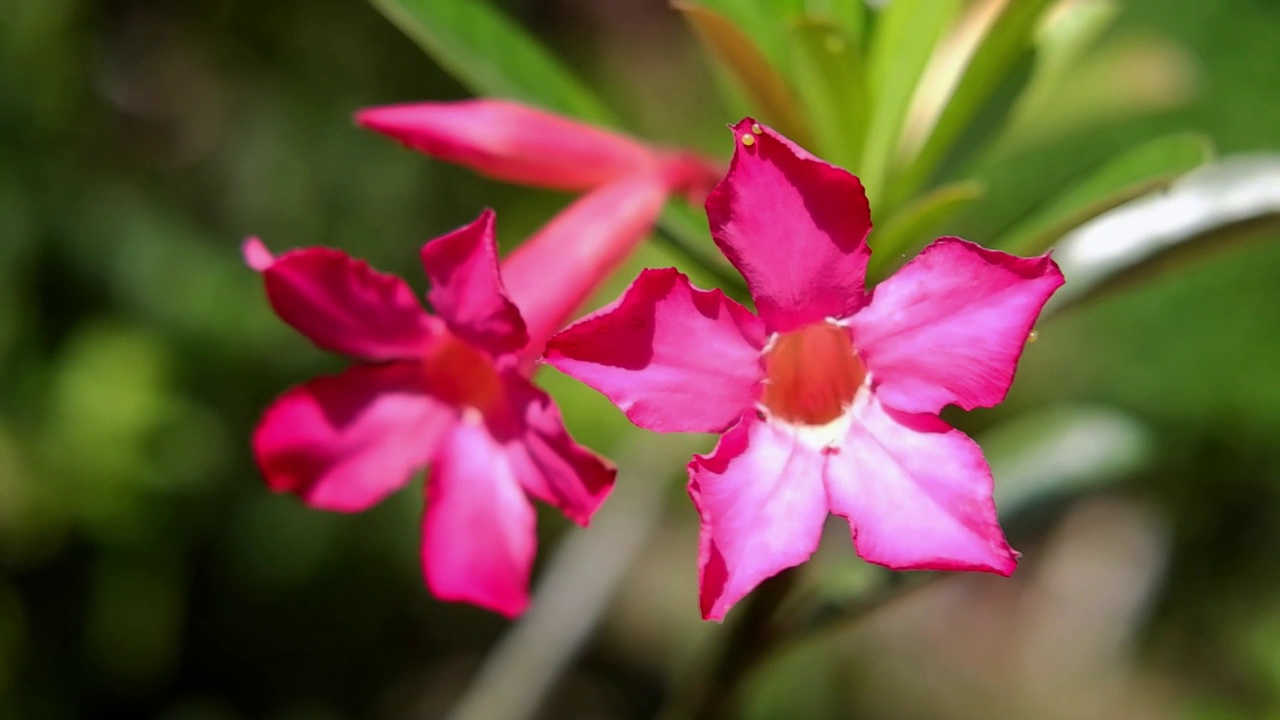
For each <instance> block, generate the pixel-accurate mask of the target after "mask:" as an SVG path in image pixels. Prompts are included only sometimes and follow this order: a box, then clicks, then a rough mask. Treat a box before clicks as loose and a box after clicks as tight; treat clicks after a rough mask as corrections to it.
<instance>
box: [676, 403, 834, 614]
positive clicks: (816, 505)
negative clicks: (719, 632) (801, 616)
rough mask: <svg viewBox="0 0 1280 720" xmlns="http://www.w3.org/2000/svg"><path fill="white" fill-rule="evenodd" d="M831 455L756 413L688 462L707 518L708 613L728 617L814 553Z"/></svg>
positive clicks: (704, 586)
mask: <svg viewBox="0 0 1280 720" xmlns="http://www.w3.org/2000/svg"><path fill="white" fill-rule="evenodd" d="M825 463H826V455H824V454H823V452H822V451H821V450H819V449H816V448H814V447H812V446H810V445H808V444H805V443H803V442H801V441H799V440H798V439H797V438H796V437H794V436H793V435H791V434H790V433H789V432H788V431H787V430H786V429H785V428H781V427H779V426H776V425H772V424H770V423H767V422H763V421H760V420H757V419H755V417H754V416H749V417H748V418H747V419H745V420H743V421H742V423H741V424H739V425H737V426H735V427H734V428H733V429H732V430H730V431H729V432H728V433H726V434H725V436H724V437H722V438H721V439H720V444H719V445H717V446H716V449H715V452H713V453H712V454H711V455H710V456H702V455H695V456H694V457H693V462H691V463H689V495H690V496H691V497H692V498H693V504H694V505H695V506H697V508H698V514H699V516H700V517H701V518H702V532H701V538H700V550H699V557H698V585H699V587H700V589H701V590H700V594H701V605H702V617H703V618H705V619H708V620H720V619H722V618H724V615H725V613H726V612H728V611H729V608H731V607H733V605H734V603H736V602H738V600H740V599H742V597H743V596H744V595H746V594H747V593H749V592H751V590H752V589H754V588H755V586H756V585H759V584H760V583H761V582H762V581H764V580H765V579H766V578H768V577H770V576H772V575H775V574H777V573H778V572H780V571H782V570H785V569H786V568H789V567H793V566H795V565H799V564H800V563H802V562H804V561H805V560H807V559H808V558H809V556H810V555H812V554H813V551H814V550H816V549H817V547H818V539H819V537H820V536H821V534H822V523H823V521H824V520H825V519H826V516H827V496H826V491H825V490H824V489H823V486H822V468H823V465H824V464H825Z"/></svg>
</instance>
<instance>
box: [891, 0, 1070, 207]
mask: <svg viewBox="0 0 1280 720" xmlns="http://www.w3.org/2000/svg"><path fill="white" fill-rule="evenodd" d="M1052 1H1053V0H1016V1H1013V2H1007V3H1005V5H1004V8H1003V11H1002V12H1001V13H1000V15H999V16H998V17H997V18H996V19H995V21H994V22H993V23H992V24H991V26H990V27H989V28H988V29H987V32H986V34H985V35H983V37H982V39H981V41H979V43H978V45H977V47H976V49H974V51H973V54H972V55H971V56H970V58H969V61H968V64H967V65H966V66H965V69H964V71H963V72H962V74H961V75H960V79H959V80H958V81H957V82H956V85H955V89H954V90H953V91H952V92H951V96H950V97H949V98H948V99H947V101H946V105H945V106H944V107H943V109H942V112H941V114H940V115H939V116H938V119H937V122H936V123H934V125H933V128H932V130H931V131H929V132H928V135H927V139H925V140H924V141H923V145H922V146H920V148H919V152H918V154H916V155H915V157H914V159H912V160H911V162H910V165H909V166H908V168H907V170H906V171H905V173H904V174H903V175H902V177H900V178H898V179H896V180H895V181H894V183H893V192H892V197H891V200H892V201H894V202H901V201H903V200H905V199H906V198H908V197H910V196H911V194H912V193H914V192H916V191H917V190H918V189H919V188H921V187H922V186H924V184H925V183H926V182H928V181H929V179H930V177H931V176H932V174H933V171H934V170H935V168H937V166H938V164H939V163H941V162H942V161H943V159H944V158H946V157H947V155H948V154H949V153H950V152H951V150H952V148H953V147H954V146H956V144H957V143H958V142H959V141H960V140H961V139H962V137H963V136H964V135H965V134H966V132H969V131H970V128H971V126H972V123H973V121H974V119H975V118H976V117H977V116H978V115H979V112H980V111H981V110H982V109H983V107H984V106H985V105H986V104H987V102H988V101H989V100H991V99H992V98H993V97H995V96H997V91H998V90H999V89H1000V88H1001V87H1002V86H1004V87H1005V88H1008V87H1010V86H1009V84H1007V83H1006V80H1007V79H1008V78H1009V77H1010V76H1011V73H1012V72H1013V71H1014V69H1015V68H1017V67H1019V65H1020V64H1021V65H1023V66H1024V72H1023V73H1022V77H1021V79H1020V81H1019V82H1017V83H1016V84H1014V85H1013V87H1014V88H1015V89H1016V92H1014V93H1013V95H1014V97H1008V95H1009V93H1007V92H1006V93H1005V95H1006V97H1003V98H1001V105H1002V106H1003V111H1002V113H1001V114H1002V115H1007V114H1008V113H1009V111H1010V110H1011V109H1012V107H1013V100H1014V99H1015V97H1016V95H1017V94H1019V93H1020V92H1021V90H1022V89H1023V88H1025V86H1026V84H1027V81H1028V79H1029V78H1030V59H1031V57H1032V54H1033V53H1034V51H1035V43H1034V39H1035V38H1034V33H1035V28H1036V23H1037V21H1039V19H1040V17H1041V15H1042V14H1043V13H1044V11H1045V9H1046V8H1047V7H1048V6H1049V5H1050V4H1051V2H1052ZM1002 126H1003V122H997V123H995V124H993V125H986V126H984V127H991V128H995V129H998V128H999V127H1002Z"/></svg>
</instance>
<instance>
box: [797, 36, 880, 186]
mask: <svg viewBox="0 0 1280 720" xmlns="http://www.w3.org/2000/svg"><path fill="white" fill-rule="evenodd" d="M791 37H792V41H791V43H790V44H791V47H792V51H793V53H794V55H793V58H792V63H791V65H792V68H793V70H794V78H795V87H796V90H797V93H798V94H799V96H800V101H801V104H802V106H803V107H804V110H805V114H806V115H807V116H808V118H809V123H810V126H811V127H812V128H813V139H814V146H813V150H814V152H815V153H816V154H818V155H820V156H821V157H822V158H824V159H826V160H827V161H829V162H831V163H834V164H836V165H839V166H841V167H844V168H856V167H858V166H859V164H860V161H861V155H862V142H863V139H864V136H865V133H866V122H867V112H866V111H867V86H866V78H865V75H864V74H863V73H864V69H863V64H862V55H861V53H859V52H858V48H857V47H856V46H855V45H854V44H853V42H852V41H851V40H850V39H849V36H848V35H846V34H845V33H844V32H843V31H842V30H841V29H840V28H839V27H838V26H836V25H834V24H832V23H829V22H825V21H820V20H813V19H805V20H801V21H800V22H799V23H798V24H797V25H796V26H795V27H794V28H792V33H791Z"/></svg>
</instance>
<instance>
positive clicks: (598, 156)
mask: <svg viewBox="0 0 1280 720" xmlns="http://www.w3.org/2000/svg"><path fill="white" fill-rule="evenodd" d="M356 124H358V125H360V126H361V127H364V128H368V129H370V130H374V131H376V132H379V133H382V134H384V135H387V136H388V137H391V138H393V139H395V140H397V141H399V142H400V143H402V144H404V145H406V146H408V147H410V148H413V149H414V150H418V151H419V152H422V153H425V154H426V155H429V156H431V157H434V158H437V159H439V160H444V161H445V162H450V163H455V164H458V165H463V166H466V167H469V168H471V169H472V170H475V171H476V172H478V173H480V174H482V175H486V176H488V177H491V178H494V179H496V180H502V181H505V182H509V183H515V184H517V185H529V186H533V187H541V188H549V189H553V190H568V191H586V190H593V189H595V188H598V187H601V186H603V185H608V184H610V183H613V182H614V181H617V180H619V179H622V178H625V177H630V176H632V175H636V174H646V173H650V172H653V171H655V170H657V171H659V172H662V173H663V174H665V175H667V176H668V177H669V179H670V181H671V182H670V185H669V186H668V190H669V192H671V193H676V194H685V195H687V196H689V197H690V198H692V199H694V200H696V201H697V202H701V198H702V197H704V196H705V195H706V191H707V189H709V188H710V187H711V186H712V185H713V184H715V181H716V180H717V179H718V178H719V175H720V172H721V168H720V167H718V166H717V165H716V164H714V163H710V162H708V161H705V160H702V159H700V158H698V157H697V156H696V155H694V154H693V153H690V152H687V151H679V150H668V149H663V148H657V147H653V146H651V145H648V144H646V143H642V142H640V141H638V140H636V139H634V138H631V137H628V136H626V135H622V134H619V133H615V132H611V131H608V130H603V129H601V128H597V127H594V126H591V125H588V124H586V123H582V122H579V121H577V120H571V119H569V118H565V117H561V116H559V115H555V114H552V113H549V112H546V111H545V110H539V109H537V108H532V107H529V106H526V105H521V104H519V103H515V102H511V101H509V100H491V99H485V98H480V99H475V100H461V101H456V102H420V103H405V104H401V105H386V106H382V107H374V108H368V109H365V110H361V111H360V112H358V113H357V114H356Z"/></svg>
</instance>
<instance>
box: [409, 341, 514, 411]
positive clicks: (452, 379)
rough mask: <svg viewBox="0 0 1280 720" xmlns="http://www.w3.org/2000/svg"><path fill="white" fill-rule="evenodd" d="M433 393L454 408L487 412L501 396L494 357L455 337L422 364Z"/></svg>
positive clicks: (442, 343)
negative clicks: (470, 408)
mask: <svg viewBox="0 0 1280 720" xmlns="http://www.w3.org/2000/svg"><path fill="white" fill-rule="evenodd" d="M422 371H423V372H424V373H426V376H427V381H428V383H429V384H430V387H431V391H432V393H433V394H435V396H436V397H438V398H440V399H441V400H444V401H445V402H448V403H450V404H452V405H454V406H455V407H473V408H475V409H477V410H479V411H480V412H481V413H487V411H488V410H490V409H492V408H493V407H494V406H495V403H496V402H497V401H498V400H499V399H500V398H501V397H502V394H503V392H502V378H500V377H498V371H497V369H496V368H495V367H494V363H493V358H491V357H489V356H488V355H486V354H485V353H483V352H481V351H480V350H477V349H476V348H474V347H472V346H471V345H469V344H467V343H465V342H463V341H462V340H459V339H458V338H456V337H453V336H452V335H450V336H448V337H447V338H444V339H443V340H442V341H441V342H440V343H438V344H437V345H436V346H435V348H433V349H432V351H431V353H430V354H428V355H427V356H426V358H424V359H423V361H422Z"/></svg>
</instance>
